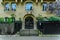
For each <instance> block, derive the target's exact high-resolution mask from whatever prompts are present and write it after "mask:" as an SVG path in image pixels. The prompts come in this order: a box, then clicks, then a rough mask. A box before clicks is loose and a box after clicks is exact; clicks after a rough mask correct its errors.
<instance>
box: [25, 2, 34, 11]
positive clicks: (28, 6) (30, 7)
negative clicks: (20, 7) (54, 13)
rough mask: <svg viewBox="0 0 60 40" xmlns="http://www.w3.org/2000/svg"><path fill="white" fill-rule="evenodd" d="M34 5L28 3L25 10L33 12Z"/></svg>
mask: <svg viewBox="0 0 60 40" xmlns="http://www.w3.org/2000/svg"><path fill="white" fill-rule="evenodd" d="M32 6H33V5H32V3H27V4H26V6H25V10H26V11H31V10H32Z"/></svg>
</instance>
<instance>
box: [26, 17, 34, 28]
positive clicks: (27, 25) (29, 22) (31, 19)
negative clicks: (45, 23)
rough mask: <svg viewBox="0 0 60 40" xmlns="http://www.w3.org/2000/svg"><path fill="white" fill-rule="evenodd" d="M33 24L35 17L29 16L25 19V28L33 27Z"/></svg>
mask: <svg viewBox="0 0 60 40" xmlns="http://www.w3.org/2000/svg"><path fill="white" fill-rule="evenodd" d="M33 25H34V22H33V18H31V17H27V18H26V19H25V29H33Z"/></svg>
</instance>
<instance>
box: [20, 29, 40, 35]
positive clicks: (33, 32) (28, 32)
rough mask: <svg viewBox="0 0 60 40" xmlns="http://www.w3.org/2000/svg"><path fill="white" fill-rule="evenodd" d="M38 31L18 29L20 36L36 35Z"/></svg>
mask: <svg viewBox="0 0 60 40" xmlns="http://www.w3.org/2000/svg"><path fill="white" fill-rule="evenodd" d="M38 35H39V31H38V30H34V29H24V30H20V36H38Z"/></svg>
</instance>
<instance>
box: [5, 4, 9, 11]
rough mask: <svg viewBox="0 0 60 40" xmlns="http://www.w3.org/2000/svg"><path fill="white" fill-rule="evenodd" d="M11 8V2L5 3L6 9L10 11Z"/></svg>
mask: <svg viewBox="0 0 60 40" xmlns="http://www.w3.org/2000/svg"><path fill="white" fill-rule="evenodd" d="M9 8H10V4H9V3H6V4H5V11H9Z"/></svg>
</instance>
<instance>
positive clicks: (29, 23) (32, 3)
mask: <svg viewBox="0 0 60 40" xmlns="http://www.w3.org/2000/svg"><path fill="white" fill-rule="evenodd" d="M55 1H56V0H0V17H3V18H5V17H11V15H12V14H14V17H15V19H16V20H19V18H21V20H22V30H21V31H23V30H25V29H26V30H28V29H31V30H33V31H34V30H37V23H36V22H37V21H38V20H37V19H36V18H37V17H39V16H40V15H41V16H42V17H51V16H55V15H56V14H54V13H52V14H50V12H49V11H48V7H47V9H46V11H43V6H42V5H41V4H42V3H43V2H46V3H49V2H55Z"/></svg>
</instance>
